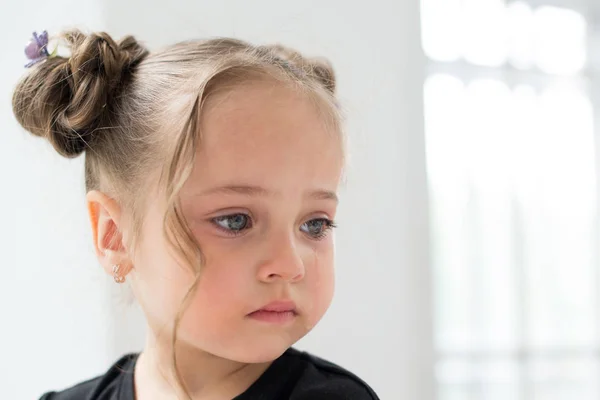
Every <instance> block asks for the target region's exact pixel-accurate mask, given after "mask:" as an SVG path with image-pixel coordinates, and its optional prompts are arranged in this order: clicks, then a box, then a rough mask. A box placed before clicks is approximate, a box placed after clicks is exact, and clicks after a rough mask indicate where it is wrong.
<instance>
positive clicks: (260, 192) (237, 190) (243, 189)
mask: <svg viewBox="0 0 600 400" xmlns="http://www.w3.org/2000/svg"><path fill="white" fill-rule="evenodd" d="M211 194H241V195H244V196H252V197H255V196H262V197H266V196H273V195H275V193H274V192H271V191H269V190H267V189H265V188H263V187H260V186H251V185H227V186H220V187H215V188H211V189H208V190H205V191H203V192H200V193H199V194H198V195H199V196H207V195H211ZM305 197H307V198H311V199H315V200H334V201H336V202H338V201H339V199H338V196H337V195H336V194H335V192H332V191H330V190H322V189H318V190H313V191H309V192H306V194H305Z"/></svg>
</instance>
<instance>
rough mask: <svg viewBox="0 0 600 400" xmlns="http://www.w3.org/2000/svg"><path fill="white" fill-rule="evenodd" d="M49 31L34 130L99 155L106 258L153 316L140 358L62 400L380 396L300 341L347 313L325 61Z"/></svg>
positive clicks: (22, 108)
mask: <svg viewBox="0 0 600 400" xmlns="http://www.w3.org/2000/svg"><path fill="white" fill-rule="evenodd" d="M61 38H62V40H63V41H64V43H66V45H67V46H68V47H69V48H70V57H62V56H58V55H56V54H55V53H54V52H51V51H49V49H47V47H48V37H47V34H46V33H45V32H44V33H43V34H41V35H39V36H38V35H36V34H34V40H33V41H32V42H31V43H30V44H29V45H28V47H27V48H26V54H27V56H28V57H29V58H30V59H31V62H30V63H29V64H28V65H27V66H28V67H31V70H30V71H29V74H27V75H26V76H25V77H24V78H23V79H22V80H21V82H20V83H19V84H18V86H17V88H16V90H15V92H14V96H13V111H14V113H15V115H16V117H17V119H18V121H19V123H20V124H21V125H22V126H23V127H24V128H25V129H27V130H28V131H30V132H31V133H32V134H34V135H37V136H40V137H43V138H45V139H47V140H48V141H49V142H50V143H51V144H52V146H53V147H54V149H55V150H56V151H57V152H58V153H59V154H61V155H63V156H65V157H76V156H78V155H80V154H82V153H85V185H86V192H87V195H86V200H87V207H88V211H89V219H90V223H91V228H92V232H93V240H94V247H95V252H96V256H97V257H98V260H99V262H100V264H101V265H102V267H103V269H104V270H105V271H106V273H108V274H109V275H111V276H112V278H113V279H114V281H115V282H116V283H117V284H120V283H123V282H125V281H128V282H129V284H130V286H131V289H132V291H133V294H134V295H135V298H136V299H137V301H139V303H140V305H141V308H142V310H143V312H144V315H145V317H146V320H147V323H148V336H147V338H146V344H145V347H144V349H143V351H142V352H141V353H140V354H128V355H125V356H124V357H122V358H121V359H120V360H118V361H116V363H115V364H114V365H113V366H112V367H111V368H110V369H109V370H108V371H107V372H106V373H105V374H104V375H102V376H99V377H97V378H95V379H92V380H88V381H86V382H83V383H80V384H78V385H76V386H74V387H72V388H69V389H66V390H64V391H61V392H49V393H46V394H44V395H43V396H42V399H45V400H134V399H137V400H148V399H161V400H162V399H203V400H204V399H206V400H208V399H210V400H216V399H237V400H250V399H257V400H258V399H262V400H271V399H272V400H281V399H294V400H319V399H328V400H330V399H340V400H342V399H343V400H348V399H357V400H373V399H377V396H376V395H375V393H374V392H373V390H372V389H371V388H369V386H368V385H367V384H365V382H363V381H362V380H360V379H359V378H358V377H356V376H355V375H353V374H352V373H350V372H348V371H346V370H344V369H342V368H341V367H339V366H337V365H335V364H333V363H330V362H328V361H325V360H323V359H320V358H317V357H315V356H313V355H310V354H308V353H305V352H301V351H298V350H296V349H294V348H292V347H291V346H292V345H293V344H294V343H295V342H296V341H298V340H299V339H300V338H302V337H303V336H304V335H306V334H307V333H308V332H309V331H310V330H311V329H312V328H313V327H314V326H315V325H316V324H317V322H318V321H319V320H320V319H321V318H322V317H323V314H324V313H325V312H326V310H327V308H328V307H329V305H330V302H331V299H332V295H333V286H334V284H333V283H334V276H333V275H334V274H333V264H334V250H333V238H332V232H331V231H332V229H333V228H334V227H335V224H334V222H333V220H334V217H335V213H336V207H337V201H338V200H337V196H336V192H337V189H338V184H339V182H340V175H341V173H342V168H343V163H344V152H343V136H342V131H341V127H340V116H339V112H338V107H337V106H336V99H335V96H334V91H335V79H334V74H333V71H332V69H331V67H330V65H329V64H328V63H327V62H326V61H317V60H313V59H307V58H304V57H303V56H302V55H300V54H299V53H297V52H295V51H293V50H289V49H286V48H284V47H281V46H253V45H250V44H248V43H245V42H243V41H240V40H234V39H226V38H222V39H212V40H204V41H200V40H195V41H189V42H184V43H178V44H175V45H173V46H170V47H168V48H166V49H164V50H162V51H160V52H156V53H150V52H148V50H146V49H145V48H144V47H143V46H142V45H140V44H139V43H138V42H136V40H135V39H134V38H133V37H126V38H124V39H123V40H121V41H119V42H115V41H114V40H113V39H112V38H111V37H110V36H109V35H107V34H106V33H93V34H90V35H85V34H83V33H81V32H79V31H71V32H67V33H65V34H63V35H61Z"/></svg>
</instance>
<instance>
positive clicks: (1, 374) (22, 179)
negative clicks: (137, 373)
mask: <svg viewBox="0 0 600 400" xmlns="http://www.w3.org/2000/svg"><path fill="white" fill-rule="evenodd" d="M98 3H99V2H95V1H86V2H82V1H75V0H53V1H10V2H8V1H6V2H5V1H2V11H0V49H1V53H0V58H1V62H0V182H2V186H1V188H0V193H1V195H0V209H1V210H2V223H1V226H2V229H0V254H2V258H1V259H0V262H1V263H2V265H1V270H0V388H1V389H0V390H1V392H2V394H1V395H0V397H2V398H5V399H15V400H21V399H34V398H39V396H40V394H41V393H42V392H43V391H46V390H49V389H50V388H59V387H64V386H66V385H70V384H72V383H73V382H74V381H75V380H78V379H81V378H83V377H87V376H91V375H93V374H96V373H98V372H99V371H101V370H102V369H104V368H106V367H107V366H108V363H109V357H110V355H109V354H107V352H106V349H107V348H109V342H110V341H109V339H108V338H107V336H106V333H105V326H106V324H107V323H108V322H110V321H111V319H110V317H111V316H110V314H109V310H110V309H109V308H108V307H107V304H108V303H109V298H108V295H107V291H106V285H107V283H106V282H107V281H106V279H105V277H104V275H103V274H101V273H100V269H99V267H97V264H96V260H95V257H94V255H93V249H92V246H91V243H92V242H91V239H90V235H89V232H88V228H87V220H86V218H87V217H86V211H85V203H84V187H83V179H82V178H83V174H82V162H81V161H82V160H75V161H68V160H64V159H61V158H60V157H58V156H56V155H55V153H54V151H52V150H51V149H50V148H49V146H48V145H47V143H46V142H45V141H43V140H38V139H37V138H34V137H32V136H31V135H29V134H25V133H24V132H23V131H22V130H21V128H20V127H19V126H18V124H17V123H16V122H15V120H14V118H13V117H12V111H11V105H10V102H11V92H12V89H13V87H14V85H15V83H16V82H17V80H18V78H19V77H20V76H21V74H22V73H23V72H24V68H23V66H24V64H25V62H26V60H25V55H24V54H23V49H24V45H25V43H26V42H27V41H28V40H29V38H30V37H31V33H32V31H34V30H37V31H40V30H43V29H48V30H49V31H50V32H57V31H58V30H59V29H61V28H63V27H64V26H69V25H70V26H73V25H75V24H77V25H78V26H81V27H89V28H90V29H102V28H104V24H103V21H102V18H101V16H102V13H101V12H100V11H101V8H100V6H99V4H98Z"/></svg>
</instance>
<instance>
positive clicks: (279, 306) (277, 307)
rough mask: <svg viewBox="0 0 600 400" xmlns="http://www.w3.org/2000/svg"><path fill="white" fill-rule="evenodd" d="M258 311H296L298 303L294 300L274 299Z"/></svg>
mask: <svg viewBox="0 0 600 400" xmlns="http://www.w3.org/2000/svg"><path fill="white" fill-rule="evenodd" d="M256 311H271V312H286V311H292V312H296V304H294V302H293V301H274V302H272V303H269V304H267V305H266V306H264V307H262V308H260V309H258V310H256Z"/></svg>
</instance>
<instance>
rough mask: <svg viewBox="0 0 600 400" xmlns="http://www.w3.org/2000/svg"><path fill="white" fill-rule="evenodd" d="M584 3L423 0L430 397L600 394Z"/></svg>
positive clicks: (525, 399)
mask: <svg viewBox="0 0 600 400" xmlns="http://www.w3.org/2000/svg"><path fill="white" fill-rule="evenodd" d="M538 3H539V2H538ZM555 3H556V1H555ZM565 4H567V5H568V4H569V3H568V2H565ZM583 15H584V14H583V12H582V10H574V9H569V8H566V7H564V6H560V7H558V6H556V5H543V4H530V3H525V2H522V1H514V2H505V1H501V0H422V1H421V16H422V43H423V49H424V52H425V54H426V56H427V58H428V60H429V61H428V74H427V79H426V82H425V84H424V101H425V104H424V107H425V132H426V150H427V164H428V165H427V169H428V179H429V187H430V198H431V221H432V222H431V223H432V227H431V231H432V248H433V255H432V259H433V267H434V279H435V282H434V295H435V344H436V353H437V365H436V378H437V383H438V399H439V400H463V399H464V400H488V399H490V400H491V399H503V400H504V399H518V400H532V399H543V400H559V399H560V400H563V399H564V400H567V399H569V400H572V399H578V400H592V399H598V398H600V357H599V356H600V351H599V350H600V349H599V347H598V339H599V332H600V318H599V316H600V295H599V294H598V286H599V283H600V279H599V278H600V271H599V270H598V268H599V267H600V265H599V261H600V259H599V256H600V252H599V247H598V245H599V244H600V241H599V240H598V227H599V224H598V217H597V215H598V205H597V203H598V199H597V195H596V193H597V189H596V185H597V181H596V180H597V174H596V163H597V160H596V154H595V148H596V139H595V133H594V107H593V104H592V100H591V99H592V95H591V91H592V87H591V85H590V84H589V79H588V78H589V73H590V71H589V69H590V68H589V67H588V62H587V58H588V56H589V54H587V47H588V36H589V34H588V30H589V28H588V23H587V21H586V19H585V18H584V16H583ZM557 27H560V29H558V28H557Z"/></svg>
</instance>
